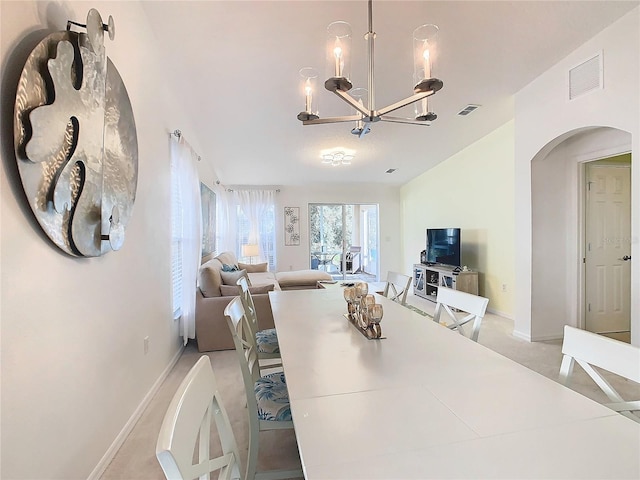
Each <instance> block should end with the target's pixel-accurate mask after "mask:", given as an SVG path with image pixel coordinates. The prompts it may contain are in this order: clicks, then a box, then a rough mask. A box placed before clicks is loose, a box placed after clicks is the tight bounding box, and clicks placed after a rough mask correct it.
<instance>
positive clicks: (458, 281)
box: [413, 263, 478, 302]
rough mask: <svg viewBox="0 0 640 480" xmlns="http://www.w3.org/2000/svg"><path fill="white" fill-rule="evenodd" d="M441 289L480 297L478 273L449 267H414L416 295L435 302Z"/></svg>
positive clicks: (416, 265)
mask: <svg viewBox="0 0 640 480" xmlns="http://www.w3.org/2000/svg"><path fill="white" fill-rule="evenodd" d="M440 287H448V288H453V289H454V290H460V291H461V292H467V293H472V294H473V295H478V272H472V271H470V270H467V271H463V270H460V269H456V267H452V266H448V265H432V266H429V265H424V264H422V263H417V264H414V265H413V293H414V295H418V296H420V297H422V298H426V299H427V300H431V301H432V302H435V301H436V296H437V295H438V288H440Z"/></svg>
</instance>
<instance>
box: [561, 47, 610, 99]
mask: <svg viewBox="0 0 640 480" xmlns="http://www.w3.org/2000/svg"><path fill="white" fill-rule="evenodd" d="M602 73H603V71H602V52H600V53H598V54H597V55H595V56H594V57H591V58H590V59H588V60H586V61H584V62H582V63H580V64H579V65H576V66H575V67H573V68H572V69H571V70H569V100H573V99H574V98H576V97H579V96H580V95H584V94H585V93H588V92H591V91H593V90H600V89H601V88H602Z"/></svg>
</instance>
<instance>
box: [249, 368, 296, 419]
mask: <svg viewBox="0 0 640 480" xmlns="http://www.w3.org/2000/svg"><path fill="white" fill-rule="evenodd" d="M254 391H255V393H256V400H257V402H258V418H259V419H260V420H272V421H280V422H282V421H291V407H290V406H289V392H288V391H287V382H286V381H285V378H284V373H282V372H278V373H271V374H269V375H265V376H264V377H262V378H260V379H259V380H258V381H257V382H256V384H255V385H254Z"/></svg>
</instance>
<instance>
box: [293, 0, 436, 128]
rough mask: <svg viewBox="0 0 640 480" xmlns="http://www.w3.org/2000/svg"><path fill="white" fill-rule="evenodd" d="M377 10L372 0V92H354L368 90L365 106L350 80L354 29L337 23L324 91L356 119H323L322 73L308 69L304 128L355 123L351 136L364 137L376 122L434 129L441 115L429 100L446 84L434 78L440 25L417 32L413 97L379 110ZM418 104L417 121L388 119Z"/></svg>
mask: <svg viewBox="0 0 640 480" xmlns="http://www.w3.org/2000/svg"><path fill="white" fill-rule="evenodd" d="M372 11H373V7H372V0H368V13H369V31H368V32H367V33H366V35H365V39H366V40H367V52H368V61H369V65H368V66H369V71H368V88H367V89H366V90H364V89H354V91H355V90H364V91H365V92H366V94H367V104H366V106H365V104H364V100H363V98H362V96H359V98H358V96H356V95H353V92H352V93H351V94H350V93H349V91H350V90H351V88H352V87H353V85H352V84H351V81H350V80H349V66H350V60H351V58H350V54H351V51H350V47H351V26H350V25H349V24H348V23H346V22H342V21H339V22H333V23H331V24H330V25H329V26H328V27H327V41H328V45H327V46H328V48H327V50H328V63H329V65H330V67H331V75H332V76H331V77H330V78H328V79H327V80H326V81H325V82H324V87H325V88H326V89H327V90H329V91H330V92H333V93H334V94H336V95H337V96H338V97H340V98H341V99H342V100H344V101H345V102H346V103H348V104H349V105H350V106H351V107H352V109H353V114H352V115H346V116H340V117H327V118H320V116H319V114H318V113H319V112H318V108H317V100H316V97H317V96H316V95H314V93H315V91H316V82H317V79H318V73H317V71H316V70H315V69H314V68H313V67H305V68H303V69H301V70H300V75H301V76H302V78H303V92H304V98H305V109H304V111H302V112H300V113H299V114H298V120H300V121H301V122H302V124H303V125H319V124H323V123H340V122H355V123H356V126H355V128H353V130H352V131H351V133H353V134H354V135H358V136H359V137H363V136H364V135H365V134H367V133H369V130H370V125H371V124H372V123H375V122H379V121H383V122H393V123H407V124H411V125H430V124H431V122H432V121H433V120H435V119H436V118H437V115H436V114H435V113H433V112H431V111H430V110H429V104H428V97H430V96H431V95H433V94H435V93H436V92H437V91H438V90H440V89H441V88H442V86H443V83H442V80H439V79H437V78H433V77H432V76H431V69H432V65H433V58H434V56H435V55H434V53H435V40H436V37H437V34H438V27H437V26H436V25H431V24H427V25H422V26H420V27H418V28H416V29H415V30H414V32H413V47H414V48H413V49H414V53H413V58H414V60H413V63H414V83H415V86H414V87H413V95H411V96H409V97H407V98H405V99H403V100H400V101H399V102H396V103H394V104H392V105H389V106H386V107H383V108H380V109H378V108H376V104H375V79H374V44H375V37H376V33H375V32H374V31H373V13H372ZM410 104H415V118H402V117H394V116H390V115H388V114H389V113H391V112H393V111H395V110H398V109H400V108H402V107H405V106H407V105H410Z"/></svg>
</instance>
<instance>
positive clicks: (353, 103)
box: [333, 90, 371, 117]
mask: <svg viewBox="0 0 640 480" xmlns="http://www.w3.org/2000/svg"><path fill="white" fill-rule="evenodd" d="M333 93H335V94H336V95H338V96H339V97H340V98H341V99H343V100H344V101H345V102H347V103H348V104H349V105H351V106H352V107H353V108H355V109H356V110H357V111H359V112H360V113H362V115H364V116H365V117H368V116H369V115H371V112H370V111H369V110H367V109H366V108H364V106H363V105H360V102H356V100H355V99H354V98H353V97H352V96H351V95H349V94H348V93H347V92H343V91H342V90H335V91H334V92H333Z"/></svg>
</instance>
